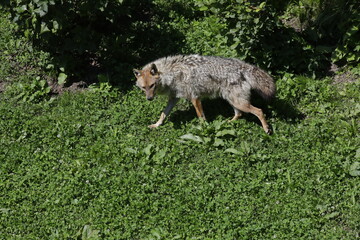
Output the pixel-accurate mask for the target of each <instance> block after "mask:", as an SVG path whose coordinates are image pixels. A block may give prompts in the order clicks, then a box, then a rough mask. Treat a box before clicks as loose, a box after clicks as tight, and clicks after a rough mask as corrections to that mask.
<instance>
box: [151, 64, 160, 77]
mask: <svg viewBox="0 0 360 240" xmlns="http://www.w3.org/2000/svg"><path fill="white" fill-rule="evenodd" d="M150 73H151V75H153V76H155V75H157V74H158V73H159V71H158V69H157V67H156V65H155V64H154V63H153V64H151V69H150Z"/></svg>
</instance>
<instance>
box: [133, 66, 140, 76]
mask: <svg viewBox="0 0 360 240" xmlns="http://www.w3.org/2000/svg"><path fill="white" fill-rule="evenodd" d="M133 73H134V75H135V77H140V75H141V71H140V70H137V69H135V68H134V69H133Z"/></svg>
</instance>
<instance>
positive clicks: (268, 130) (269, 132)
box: [265, 128, 273, 135]
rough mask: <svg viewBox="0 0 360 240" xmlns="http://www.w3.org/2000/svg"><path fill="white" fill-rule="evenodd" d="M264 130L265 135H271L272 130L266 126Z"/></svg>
mask: <svg viewBox="0 0 360 240" xmlns="http://www.w3.org/2000/svg"><path fill="white" fill-rule="evenodd" d="M265 132H266V134H267V135H272V134H273V131H272V130H271V128H267V129H266V130H265Z"/></svg>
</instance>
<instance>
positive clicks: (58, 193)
mask: <svg viewBox="0 0 360 240" xmlns="http://www.w3.org/2000/svg"><path fill="white" fill-rule="evenodd" d="M285 80H286V81H285ZM278 87H279V95H278V100H277V101H276V102H275V103H274V105H273V106H272V107H269V110H268V116H270V119H269V122H270V123H271V124H272V126H273V128H274V132H275V133H274V135H273V136H266V135H265V134H264V133H263V131H262V129H261V127H260V126H259V125H258V124H257V122H256V120H255V119H253V118H252V117H250V116H249V117H247V118H245V119H241V120H239V121H237V122H234V123H228V122H227V121H226V120H227V119H228V118H229V117H231V111H230V109H229V111H228V112H226V111H224V112H222V113H221V115H219V112H218V111H217V110H215V109H214V108H213V106H214V105H215V106H216V104H218V105H219V106H220V105H221V106H222V104H223V103H222V102H211V101H208V102H206V103H205V109H206V110H207V112H208V115H209V116H210V119H211V121H210V122H209V123H200V122H198V120H197V119H196V118H195V113H194V112H193V110H192V109H191V106H190V104H189V103H187V102H185V101H183V102H181V104H180V105H179V106H177V107H176V109H175V112H174V113H173V114H172V116H171V117H170V120H169V121H168V122H167V123H166V124H165V125H164V126H162V127H161V128H159V129H156V130H150V129H148V128H147V127H146V126H147V125H148V124H149V123H151V122H152V121H154V120H155V119H156V118H157V117H158V114H159V112H160V111H161V109H162V107H163V105H164V104H165V102H164V100H165V99H163V98H158V99H157V100H155V102H151V103H148V102H146V101H145V99H144V96H142V94H141V93H140V92H139V91H138V90H131V91H130V92H128V93H126V94H124V93H119V92H117V91H116V90H113V91H109V92H104V91H99V90H97V91H96V90H95V91H87V92H83V93H77V94H74V93H69V94H64V95H62V96H61V97H58V98H55V99H53V100H51V101H46V102H41V103H38V104H30V103H19V102H17V101H16V102H14V101H11V100H8V101H4V99H2V101H1V103H0V116H1V122H0V135H1V136H0V142H1V143H0V144H1V146H2V147H1V149H0V159H1V168H0V169H1V174H0V178H1V179H0V192H1V193H2V194H1V198H0V219H1V221H0V232H1V235H2V236H3V237H5V238H20V239H21V238H22V239H25V238H26V239H44V238H48V239H75V238H78V239H89V238H94V239H96V238H105V239H219V238H221V239H254V238H259V239H271V238H278V239H299V238H313V239H355V238H357V237H358V236H359V235H358V234H359V230H360V226H359V214H358V213H359V211H360V207H359V206H360V205H359V197H360V195H359V194H360V192H359V191H360V190H359V175H360V172H359V171H360V163H359V162H360V159H359V157H360V150H359V113H360V105H359V102H360V101H359V100H360V99H359V96H360V94H359V90H358V89H359V82H358V81H357V82H355V83H350V84H343V85H331V84H329V83H328V82H327V81H314V80H312V79H307V78H302V77H300V78H299V77H291V81H289V79H285V78H283V79H279V80H278ZM282 101H286V102H288V103H289V102H292V103H291V104H290V103H289V104H288V105H286V104H284V103H282ZM279 106H280V107H279ZM290 107H292V108H296V109H295V110H296V111H298V112H301V113H302V114H303V115H304V117H297V115H296V114H295V112H296V111H295V110H294V109H293V110H291V109H290ZM212 109H214V110H212ZM217 109H218V108H217ZM290 110H291V112H292V113H291V114H290V115H289V114H287V112H289V111H290Z"/></svg>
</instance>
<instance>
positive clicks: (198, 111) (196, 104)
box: [191, 98, 206, 121]
mask: <svg viewBox="0 0 360 240" xmlns="http://www.w3.org/2000/svg"><path fill="white" fill-rule="evenodd" d="M191 102H192V104H193V105H194V108H195V111H196V115H197V116H198V118H200V119H202V120H205V121H206V117H205V114H204V110H203V107H202V104H201V101H200V99H198V98H193V99H191Z"/></svg>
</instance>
